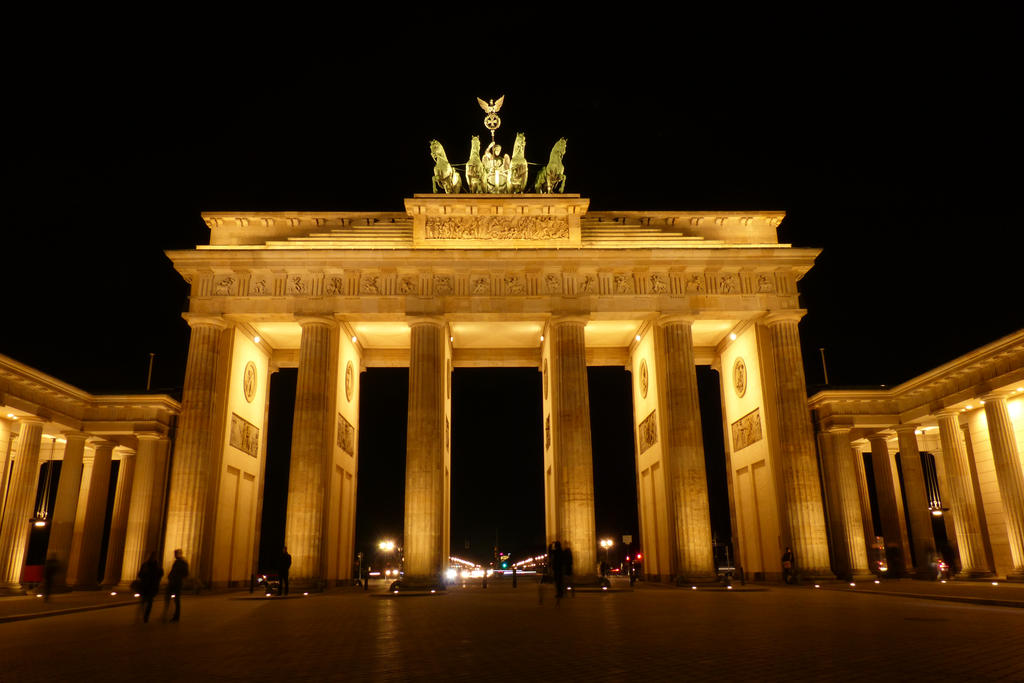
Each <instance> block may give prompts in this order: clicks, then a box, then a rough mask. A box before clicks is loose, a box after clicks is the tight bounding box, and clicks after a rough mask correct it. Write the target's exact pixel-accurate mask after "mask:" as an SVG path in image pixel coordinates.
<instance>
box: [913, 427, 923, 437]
mask: <svg viewBox="0 0 1024 683" xmlns="http://www.w3.org/2000/svg"><path fill="white" fill-rule="evenodd" d="M914 434H915V436H921V435H922V434H924V432H922V431H921V430H920V429H915V430H914Z"/></svg>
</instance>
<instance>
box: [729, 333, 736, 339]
mask: <svg viewBox="0 0 1024 683" xmlns="http://www.w3.org/2000/svg"><path fill="white" fill-rule="evenodd" d="M729 341H736V333H735V332H730V333H729Z"/></svg>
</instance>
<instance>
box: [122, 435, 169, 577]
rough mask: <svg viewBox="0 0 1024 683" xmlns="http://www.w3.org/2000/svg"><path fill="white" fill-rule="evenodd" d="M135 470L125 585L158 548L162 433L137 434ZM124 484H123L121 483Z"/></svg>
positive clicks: (125, 557)
mask: <svg viewBox="0 0 1024 683" xmlns="http://www.w3.org/2000/svg"><path fill="white" fill-rule="evenodd" d="M136 437H137V438H138V441H139V443H138V448H137V449H136V451H135V458H134V460H135V472H134V475H133V476H132V488H131V499H130V501H129V503H128V523H127V527H126V530H125V541H124V559H123V560H122V562H121V580H120V582H119V584H120V585H121V586H127V585H129V584H130V583H131V582H132V581H134V580H135V578H136V577H137V576H138V575H139V569H141V568H142V563H143V562H145V560H146V558H147V557H148V556H149V553H151V552H154V551H156V550H157V548H156V545H155V543H154V542H153V539H152V534H151V532H150V530H151V529H153V528H156V527H157V525H158V522H159V516H157V517H153V500H154V498H157V497H158V496H157V495H156V491H155V488H156V487H155V482H156V481H157V479H160V480H161V482H162V480H163V477H162V476H161V477H157V452H156V451H157V446H158V444H159V442H160V434H158V433H156V432H147V433H143V434H136ZM119 485H120V484H119Z"/></svg>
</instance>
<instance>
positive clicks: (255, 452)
mask: <svg viewBox="0 0 1024 683" xmlns="http://www.w3.org/2000/svg"><path fill="white" fill-rule="evenodd" d="M228 443H229V444H231V446H232V447H233V448H237V449H238V450H240V451H242V452H243V453H248V454H249V455H251V456H252V457H254V458H258V457H259V453H260V430H259V427H257V426H256V425H254V424H253V423H251V422H249V421H248V420H246V419H245V418H243V417H239V416H238V415H237V414H235V413H231V436H230V438H229V440H228Z"/></svg>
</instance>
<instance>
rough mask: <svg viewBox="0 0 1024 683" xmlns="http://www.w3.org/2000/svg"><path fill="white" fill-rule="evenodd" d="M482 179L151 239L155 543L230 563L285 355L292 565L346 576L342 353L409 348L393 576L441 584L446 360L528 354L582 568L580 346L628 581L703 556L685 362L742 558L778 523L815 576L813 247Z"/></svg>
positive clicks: (564, 521)
mask: <svg viewBox="0 0 1024 683" xmlns="http://www.w3.org/2000/svg"><path fill="white" fill-rule="evenodd" d="M438 147H439V145H438ZM562 150H563V151H564V141H563V143H562ZM553 155H554V152H553ZM441 156H442V157H443V151H442V152H441ZM435 158H437V157H435ZM553 158H554V156H553ZM438 163H439V167H441V162H440V161H438ZM506 166H507V163H506ZM512 167H513V175H514V172H515V169H514V167H515V160H514V158H513V162H512ZM467 177H469V176H468V172H467ZM469 182H470V183H472V178H470V180H469ZM539 185H540V181H538V186H539ZM441 187H443V188H444V189H445V190H446V191H450V190H451V189H452V188H450V187H445V185H444V184H443V183H441ZM455 189H456V190H457V189H458V188H455ZM531 189H533V188H531ZM479 190H480V188H477V190H476V191H474V192H472V193H466V194H457V193H455V192H451V193H449V194H429V195H415V196H413V197H411V198H408V199H406V200H405V211H404V212H397V213H365V212H324V213H316V212H273V213H205V214H203V218H204V220H205V221H206V223H207V225H208V226H209V228H210V243H209V245H202V246H199V247H197V248H196V249H195V250H184V251H171V252H168V256H169V257H170V259H171V260H172V261H173V263H174V267H175V268H176V269H177V270H178V272H179V273H181V275H182V276H183V277H184V278H185V279H186V280H187V281H188V282H189V283H190V285H191V296H190V299H189V310H188V312H187V313H186V314H185V317H186V318H187V320H188V322H189V325H190V326H191V328H192V331H191V343H190V347H189V354H188V366H187V372H186V378H185V388H184V398H183V403H182V412H181V418H180V422H179V428H178V434H177V439H176V443H175V450H174V457H173V466H172V469H171V475H170V477H171V481H170V486H169V496H168V508H167V519H166V540H165V543H164V548H165V551H164V554H165V558H164V564H165V566H166V565H168V564H169V558H170V554H171V553H172V552H173V550H174V549H175V548H182V549H183V550H184V553H185V555H186V557H188V558H189V559H190V562H191V564H192V570H193V574H194V575H195V576H196V577H197V578H199V579H200V580H201V581H203V583H205V584H208V585H213V586H227V585H234V584H238V583H244V582H247V581H248V580H249V574H250V572H251V571H252V567H253V558H254V555H255V549H256V547H257V546H258V538H257V530H258V529H259V517H260V514H261V499H262V487H263V476H264V471H265V467H264V462H265V458H266V432H267V411H268V400H269V399H268V396H269V394H268V391H267V389H268V383H269V377H270V374H271V373H272V372H274V371H275V370H276V369H277V368H283V367H296V368H298V387H297V396H296V402H295V414H294V430H293V437H292V449H291V471H290V478H289V484H288V504H287V523H286V544H287V546H288V549H289V551H290V552H291V554H292V556H293V558H294V559H293V565H292V570H291V575H292V580H293V581H294V582H296V583H304V584H307V585H320V586H323V585H334V583H335V582H336V581H342V580H345V579H347V578H350V577H351V572H352V559H353V558H352V555H353V545H354V541H353V532H354V522H355V497H356V490H357V482H358V474H359V458H360V453H359V452H358V443H359V439H358V429H359V401H360V393H361V382H362V377H363V375H362V371H363V370H364V369H365V368H368V367H408V368H409V404H408V442H407V459H406V472H405V477H406V489H405V533H404V553H405V573H406V578H405V581H406V582H407V583H409V584H411V585H421V584H431V585H432V584H434V583H437V582H439V578H440V576H441V574H442V571H443V570H444V568H445V565H446V563H447V561H448V549H449V482H450V475H451V471H450V462H451V460H450V444H451V435H452V430H453V429H457V428H458V425H457V424H453V423H452V420H451V400H452V397H451V373H452V368H455V367H484V366H499V367H531V368H536V369H537V370H538V372H540V373H542V375H543V380H542V387H543V388H542V391H543V425H542V429H543V431H544V471H543V478H544V492H545V520H546V521H545V525H546V535H547V539H548V542H549V543H550V542H551V541H554V540H559V541H561V542H562V543H563V544H565V543H568V544H569V546H570V547H571V548H572V550H573V553H574V556H575V566H576V568H577V574H580V575H587V574H594V576H595V577H596V565H597V540H596V538H595V530H594V526H595V513H594V488H593V471H592V454H591V436H590V417H589V415H590V412H589V406H588V389H587V366H590V365H612V366H621V367H625V368H626V369H627V370H629V372H630V373H631V376H632V387H633V415H634V428H635V443H636V450H635V460H636V471H637V487H638V500H639V507H640V525H641V542H642V547H643V549H644V552H645V554H646V561H645V571H646V574H647V578H648V579H652V580H663V581H669V580H677V581H679V580H686V581H697V580H701V579H708V578H713V577H714V574H715V567H714V562H713V557H712V540H711V528H710V518H709V509H708V492H707V484H706V476H705V467H704V446H703V443H702V440H701V424H700V422H701V418H700V411H699V406H698V399H697V385H696V366H697V365H698V364H699V365H710V366H712V367H714V368H716V369H717V370H718V372H719V373H720V376H721V380H722V382H721V386H722V390H721V401H722V408H723V415H724V425H723V427H724V430H725V433H726V438H725V445H726V458H727V459H728V467H727V470H728V473H729V491H730V498H731V501H730V502H731V505H730V508H731V510H732V515H733V519H732V526H733V530H734V533H735V534H736V535H737V536H738V537H739V538H740V539H741V546H742V548H743V551H742V554H743V557H742V563H743V567H744V569H745V571H746V572H747V573H748V574H751V575H753V574H756V573H758V572H761V573H764V574H766V575H768V576H777V575H778V572H779V557H780V556H781V554H782V551H783V550H784V548H785V547H786V546H791V547H792V548H793V550H794V553H795V555H796V558H797V565H798V568H799V569H800V571H801V572H802V573H804V574H806V575H809V576H821V577H824V576H830V575H831V571H830V559H829V549H828V541H827V537H826V525H825V517H824V511H823V505H822V496H821V489H820V484H819V474H818V465H817V459H816V451H815V441H814V434H813V431H812V426H811V420H810V415H809V412H808V408H807V395H806V391H805V381H804V371H803V365H802V361H801V352H800V339H799V335H798V332H797V324H798V322H799V320H800V318H801V316H802V315H803V313H804V311H803V310H801V309H800V306H799V302H798V296H797V283H798V281H799V280H800V278H801V277H802V276H803V275H804V274H805V273H806V272H807V271H808V270H809V269H810V268H811V266H812V265H813V263H814V259H815V257H816V256H817V255H818V253H819V252H818V250H816V249H802V248H794V247H792V246H791V245H788V244H780V243H779V241H778V236H777V228H778V226H779V223H780V222H781V221H782V220H783V217H784V215H783V214H782V213H779V212H710V213H699V212H698V213H693V212H631V211H611V212H605V211H600V212H598V211H589V210H588V207H589V200H588V199H586V198H584V197H580V196H579V195H573V194H556V193H545V194H529V193H522V191H521V190H520V193H519V194H510V193H487V192H486V191H484V192H481V191H479ZM484 190H486V188H484ZM538 191H546V192H552V189H551V188H547V189H546V190H538ZM367 457H372V454H368V455H367ZM626 485H630V486H631V485H632V484H631V483H630V484H626Z"/></svg>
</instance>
